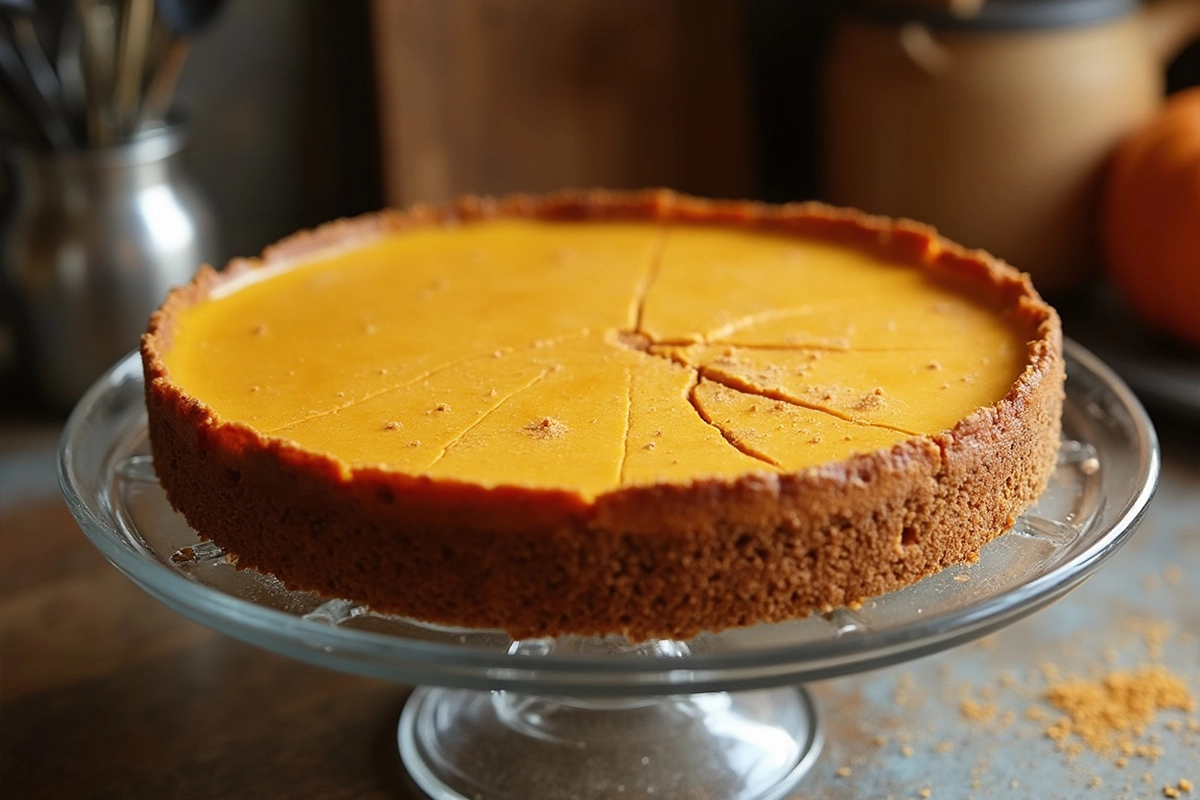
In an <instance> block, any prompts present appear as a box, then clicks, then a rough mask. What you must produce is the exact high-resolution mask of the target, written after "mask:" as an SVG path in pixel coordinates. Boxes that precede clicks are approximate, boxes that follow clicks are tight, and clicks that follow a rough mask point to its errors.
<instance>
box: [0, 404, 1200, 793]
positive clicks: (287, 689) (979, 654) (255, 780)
mask: <svg viewBox="0 0 1200 800" xmlns="http://www.w3.org/2000/svg"><path fill="white" fill-rule="evenodd" d="M18 433H19V435H14V434H13V429H12V428H11V427H9V428H5V427H3V426H0V441H2V442H3V443H4V446H3V447H0V796H3V797H5V798H72V799H73V800H81V799H83V798H156V799H157V798H305V800H307V799H308V798H356V799H366V798H395V797H401V798H404V797H418V796H420V794H419V792H417V791H416V790H415V788H414V787H413V786H412V785H411V783H410V782H409V780H408V778H407V777H406V775H405V773H404V769H403V767H402V765H401V763H400V759H399V756H398V754H397V749H396V744H395V731H396V723H397V719H398V717H399V713H400V709H401V707H402V705H403V703H404V700H405V698H406V696H407V693H408V690H407V688H406V687H402V686H398V685H395V684H389V683H384V682H379V681H373V680H368V679H365V678H360V677H355V676H349V675H343V674H339V673H336V672H332V671H328V670H325V669H321V668H317V667H313V666H309V665H307V664H303V663H300V662H297V661H292V660H289V659H287V658H284V657H282V656H277V655H274V654H272V653H269V652H265V651H262V650H259V649H256V648H254V647H251V646H249V645H246V644H243V643H241V642H238V641H235V640H233V639H230V638H227V637H225V636H223V635H221V634H218V633H215V632H213V631H211V630H209V629H207V628H204V627H201V626H199V625H197V624H194V623H192V622H190V621H188V620H186V619H184V618H183V617H181V616H179V615H178V614H176V613H174V612H172V611H170V610H168V609H167V608H166V607H165V606H162V605H160V604H159V603H158V602H157V601H155V600H153V599H152V598H151V597H149V596H148V595H146V594H144V593H143V592H142V591H141V590H140V589H138V588H137V587H135V586H134V585H133V584H132V583H131V582H130V581H129V580H127V579H126V578H125V577H124V576H123V575H121V574H120V573H118V572H117V570H115V569H114V568H113V567H111V566H110V565H109V564H108V563H106V562H105V561H104V559H103V558H102V557H101V556H100V554H99V553H98V552H97V551H96V550H95V549H94V548H93V547H92V546H91V545H90V543H89V542H88V541H87V540H86V539H85V537H84V536H83V534H82V533H81V532H80V530H79V528H78V527H77V526H76V524H75V521H74V520H73V519H72V517H71V515H70V514H69V513H68V511H67V509H66V508H65V506H64V504H63V501H62V500H61V499H60V497H59V496H58V494H57V490H56V489H55V486H54V483H53V479H54V475H53V446H54V441H55V438H56V435H57V430H56V428H54V427H53V426H48V425H45V424H43V425H40V426H34V430H33V431H32V432H30V431H29V430H27V429H25V428H22V429H20V431H18ZM1195 442H1196V440H1195V439H1194V438H1190V439H1187V440H1184V441H1183V444H1182V445H1181V446H1180V445H1176V446H1174V447H1173V448H1172V449H1170V450H1169V454H1168V470H1167V472H1166V473H1165V475H1164V485H1163V487H1162V489H1160V492H1159V497H1158V498H1157V499H1156V500H1155V503H1154V505H1153V506H1152V509H1151V514H1150V517H1149V518H1148V519H1147V521H1146V523H1145V525H1144V526H1143V528H1144V530H1143V531H1142V532H1140V533H1139V535H1138V536H1136V537H1134V542H1133V543H1132V544H1131V545H1130V546H1128V547H1127V548H1125V550H1124V551H1122V553H1120V554H1118V556H1117V558H1115V559H1114V560H1113V562H1111V563H1110V564H1108V565H1106V566H1105V568H1104V569H1102V570H1101V571H1100V574H1099V575H1098V576H1097V577H1096V578H1093V579H1092V580H1091V581H1089V582H1088V583H1087V584H1086V585H1085V586H1084V587H1083V588H1082V589H1079V590H1077V591H1076V592H1075V593H1073V594H1072V595H1070V596H1069V597H1068V598H1066V599H1064V600H1062V601H1060V602H1059V603H1057V604H1056V605H1055V606H1054V607H1052V608H1051V609H1049V610H1048V611H1043V612H1040V613H1039V614H1037V615H1034V617H1031V618H1030V619H1028V620H1025V621H1023V622H1021V623H1018V624H1016V625H1014V626H1012V627H1011V628H1009V629H1007V630H1006V631H1004V632H1002V633H1001V634H999V635H998V636H996V637H994V640H993V641H992V643H990V644H976V645H967V646H964V647H960V648H957V649H955V650H952V651H949V652H947V653H943V654H941V655H938V656H935V657H932V658H926V659H922V660H921V661H919V662H914V663H913V664H909V665H902V666H900V667H894V668H891V669H887V670H879V671H876V672H873V673H868V674H866V675H862V676H856V677H852V678H845V679H840V680H837V681H830V682H825V683H823V684H820V685H818V686H817V687H815V689H816V694H817V697H818V701H819V702H820V703H821V705H822V706H823V707H824V709H825V711H826V720H827V723H828V739H829V744H828V745H827V747H826V751H825V753H824V754H823V755H822V758H821V760H820V761H819V762H818V767H817V768H816V769H815V770H814V772H813V773H812V774H811V775H810V777H809V778H807V779H806V781H805V783H804V784H803V786H802V789H801V792H800V793H799V794H798V795H797V796H803V797H806V798H835V797H849V796H860V797H879V798H881V800H882V798H883V797H885V796H889V795H892V794H893V793H894V794H895V797H897V798H903V797H918V796H928V795H923V794H922V793H923V790H924V788H929V787H931V786H932V787H933V788H934V789H939V788H940V791H936V793H935V794H934V795H933V796H935V797H954V798H966V797H968V796H971V797H978V798H979V799H980V800H983V798H987V797H1031V798H1033V797H1036V798H1042V797H1051V796H1053V797H1070V798H1076V797H1081V798H1082V797H1088V798H1092V797H1100V796H1105V797H1130V798H1132V797H1152V796H1153V797H1158V796H1162V794H1161V787H1162V784H1163V782H1165V781H1168V780H1177V779H1178V778H1182V777H1189V778H1190V780H1192V781H1193V782H1200V774H1197V773H1198V772H1200V770H1197V769H1195V768H1192V769H1191V772H1192V774H1190V775H1186V774H1184V773H1185V772H1186V769H1187V765H1189V764H1191V765H1196V764H1200V746H1198V745H1197V738H1196V737H1195V736H1190V734H1187V733H1185V734H1182V735H1181V736H1182V737H1183V738H1180V736H1176V735H1174V734H1171V733H1170V732H1169V730H1178V729H1179V728H1178V726H1177V725H1176V726H1174V727H1171V728H1170V729H1163V728H1156V729H1155V730H1157V731H1160V732H1161V740H1162V742H1163V745H1164V747H1165V753H1164V754H1163V755H1162V756H1161V757H1160V758H1159V759H1158V760H1156V761H1155V763H1153V764H1149V763H1148V764H1146V765H1136V766H1132V767H1130V768H1129V769H1127V770H1124V771H1118V770H1115V769H1114V768H1113V767H1112V764H1111V759H1108V760H1104V759H1101V758H1099V757H1094V758H1093V757H1092V755H1091V754H1089V753H1084V754H1083V755H1082V756H1080V757H1079V758H1078V759H1070V760H1068V759H1065V758H1063V757H1061V756H1059V755H1056V754H1055V751H1054V749H1053V748H1052V747H1051V745H1050V743H1049V742H1048V741H1047V740H1046V739H1045V736H1044V735H1043V734H1041V733H1040V732H1039V731H1038V730H1036V729H1033V728H1029V729H1028V730H1026V729H1023V728H1022V727H1021V726H1022V725H1026V727H1027V728H1028V725H1029V724H1031V723H1025V722H1023V721H1022V718H1021V715H1022V713H1023V712H1024V710H1025V708H1026V706H1027V705H1028V704H1030V703H1036V702H1037V699H1036V698H1037V693H1036V686H1032V684H1031V688H1030V689H1029V691H1028V692H1025V693H1023V694H1019V695H1018V694H1013V695H1012V696H1011V698H1010V701H1009V702H1010V706H1011V708H1012V709H1014V710H1015V711H1016V716H1015V717H1014V718H1016V719H1017V722H1016V723H1015V724H1010V725H1008V727H1005V728H996V729H995V730H990V729H987V728H986V726H983V725H982V723H981V724H980V726H976V725H975V724H974V723H972V724H971V725H967V724H965V722H964V719H963V718H962V717H961V716H960V714H959V704H958V702H957V701H956V700H955V699H954V698H953V697H949V698H948V697H946V696H942V697H941V698H940V701H939V699H938V695H937V692H939V691H941V692H942V695H945V694H946V692H947V691H949V690H950V689H949V687H951V686H953V685H959V686H967V687H979V691H984V692H985V695H986V692H988V691H991V692H992V693H993V696H996V697H997V698H998V699H997V702H1000V701H1003V700H1004V696H1003V695H996V694H995V693H996V692H1007V691H1011V692H1015V691H1016V690H1017V689H1019V688H1020V687H1019V686H1018V687H1015V688H1012V689H998V688H997V687H1012V685H1013V680H1012V676H1013V675H1015V676H1017V681H1018V682H1019V681H1020V680H1022V678H1021V676H1023V675H1026V674H1031V673H1032V672H1034V671H1035V670H1036V667H1037V665H1038V664H1042V663H1044V661H1045V659H1046V658H1049V657H1053V658H1055V659H1057V663H1058V664H1059V666H1060V667H1061V669H1062V670H1063V672H1064V673H1067V674H1069V673H1070V672H1071V671H1072V670H1074V669H1092V668H1094V666H1095V664H1096V663H1098V662H1099V658H1100V657H1099V653H1101V652H1102V651H1103V652H1104V653H1105V654H1106V655H1105V658H1108V657H1109V652H1110V650H1119V651H1120V652H1118V660H1121V661H1129V662H1130V663H1135V664H1136V663H1137V662H1138V661H1139V660H1144V659H1145V658H1146V653H1145V652H1144V651H1143V650H1141V649H1138V648H1141V645H1140V644H1138V643H1137V641H1134V640H1133V639H1128V640H1126V639H1120V638H1118V635H1119V633H1120V629H1119V626H1117V625H1116V624H1114V625H1113V626H1112V630H1110V631H1105V630H1097V629H1096V626H1095V624H1094V622H1093V621H1091V620H1092V618H1091V617H1089V614H1091V615H1094V614H1095V613H1096V612H1097V611H1103V612H1104V613H1106V614H1112V615H1113V616H1112V619H1114V620H1115V619H1118V618H1119V617H1118V615H1119V614H1125V613H1137V614H1144V615H1148V614H1157V615H1159V617H1160V618H1161V619H1163V620H1165V622H1164V624H1166V625H1168V626H1170V630H1172V631H1174V633H1173V634H1172V636H1171V637H1170V638H1169V639H1168V640H1167V644H1166V646H1165V655H1162V656H1161V658H1164V659H1165V661H1166V663H1167V665H1168V666H1169V667H1171V668H1172V669H1174V670H1176V671H1177V672H1180V673H1181V674H1182V675H1183V677H1184V679H1185V680H1187V681H1189V685H1190V686H1191V691H1192V693H1193V694H1196V695H1200V688H1198V683H1197V681H1198V676H1200V644H1198V643H1197V637H1196V635H1195V632H1196V629H1198V628H1200V599H1198V598H1200V547H1198V545H1200V528H1198V527H1197V522H1196V518H1197V517H1200V449H1195ZM14 453H15V455H14ZM1172 453H1173V454H1172ZM1180 565H1182V567H1183V569H1184V571H1185V576H1184V577H1185V579H1184V582H1183V584H1182V585H1180V586H1177V587H1174V588H1167V587H1165V584H1163V582H1162V580H1161V577H1160V576H1161V575H1163V574H1168V575H1174V574H1175V573H1173V572H1166V573H1164V570H1176V571H1178V570H1179V568H1180ZM1134 581H1138V582H1139V583H1134ZM1152 581H1153V582H1156V583H1155V586H1157V587H1158V588H1157V589H1156V591H1157V592H1158V594H1154V592H1152V591H1150V590H1149V589H1148V588H1147V587H1149V586H1150V585H1151V582H1152ZM1129 586H1140V587H1141V589H1139V590H1138V591H1137V592H1134V593H1133V594H1134V595H1138V596H1133V597H1131V596H1130V593H1129V592H1128V591H1127V588H1128V587H1129ZM1139 602H1143V603H1144V607H1139V606H1138V603H1139ZM1063 642H1076V644H1074V645H1071V648H1072V649H1069V650H1064V649H1062V647H1061V646H1060V645H1061V644H1062V643H1063ZM1055 648H1058V649H1055ZM1121 648H1124V649H1121ZM1135 650H1136V651H1137V652H1134V651H1135ZM1073 660H1074V661H1073ZM1089 665H1090V666H1089ZM1001 671H1003V673H1004V674H1003V675H1001V679H1000V680H999V682H997V678H996V676H997V674H1001ZM1005 675H1007V676H1008V677H1005ZM1031 680H1032V679H1031ZM987 686H990V687H991V688H990V689H985V688H982V687H987ZM938 687H941V688H940V689H939V688H938ZM974 690H975V689H972V691H974ZM921 691H924V693H925V694H926V695H928V699H929V702H924V701H922V702H923V703H924V704H923V705H922V706H921V711H920V713H919V714H916V713H912V712H913V711H914V710H915V708H916V707H915V706H912V705H911V703H912V702H914V701H913V698H914V697H915V696H916V695H917V694H918V693H920V692H921ZM955 691H959V690H955ZM962 691H966V690H965V689H964V690H962ZM906 709H907V710H906ZM848 711H852V712H853V713H848ZM997 719H999V717H997ZM1187 719H1189V720H1195V719H1196V717H1195V715H1190V716H1189V717H1187ZM996 724H997V725H998V724H999V723H998V722H997V723H996ZM906 726H907V727H906ZM935 745H936V746H935ZM951 747H952V749H951ZM1089 758H1091V759H1092V760H1091V761H1088V759H1089ZM1081 765H1082V766H1083V767H1086V768H1087V770H1090V772H1088V771H1087V770H1085V771H1084V772H1081V771H1080V770H1081V768H1082V767H1081ZM1089 765H1090V766H1089ZM851 769H852V772H851ZM1143 769H1145V770H1146V772H1145V775H1144V776H1143V777H1145V776H1149V777H1150V778H1151V779H1152V781H1153V783H1151V782H1143V780H1139V777H1138V776H1139V774H1140V773H1141V771H1142V770H1143ZM1105 770H1107V772H1106V771H1105ZM1131 770H1136V771H1134V772H1131ZM1151 771H1154V774H1153V775H1151ZM1177 773H1178V774H1177ZM1032 774H1040V775H1043V778H1042V780H1043V782H1042V783H1041V784H1040V786H1041V788H1040V789H1038V788H1034V787H1033V786H1032V784H1031V782H1030V778H1029V776H1030V775H1032ZM1100 775H1103V778H1104V780H1105V785H1106V786H1108V787H1110V788H1109V790H1106V791H1104V792H1101V793H1100V794H1096V793H1095V792H1094V791H1093V790H1092V789H1091V788H1089V787H1091V786H1092V785H1093V781H1094V780H1097V779H1099V778H1098V776H1100ZM1051 786H1053V787H1054V791H1053V792H1050V791H1049V788H1050V787H1051ZM1121 786H1124V787H1125V788H1124V789H1121ZM1043 790H1045V791H1043ZM651 800H653V798H652V799H651Z"/></svg>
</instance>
